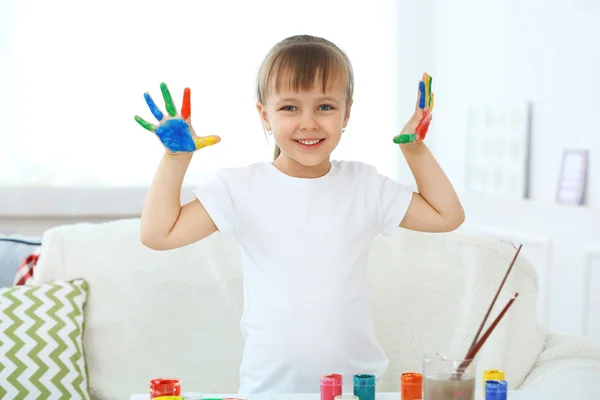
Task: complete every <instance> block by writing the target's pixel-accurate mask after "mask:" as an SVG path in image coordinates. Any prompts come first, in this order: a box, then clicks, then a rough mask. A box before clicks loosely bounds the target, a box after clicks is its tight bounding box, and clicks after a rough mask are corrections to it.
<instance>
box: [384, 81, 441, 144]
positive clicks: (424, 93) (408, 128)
mask: <svg viewBox="0 0 600 400" xmlns="http://www.w3.org/2000/svg"><path fill="white" fill-rule="evenodd" d="M433 100H434V95H433V93H432V92H431V76H429V75H428V74H427V73H424V74H423V78H422V79H421V81H420V82H419V93H418V95H417V104H416V105H415V112H414V114H413V115H412V117H411V118H410V120H408V122H407V123H406V125H405V126H404V128H403V129H402V132H400V134H399V135H397V136H395V137H394V143H396V144H404V143H412V142H420V141H422V140H423V139H425V136H426V135H427V130H428V129H429V124H430V123H431V112H432V110H433V103H434V101H433Z"/></svg>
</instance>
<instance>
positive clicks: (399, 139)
mask: <svg viewBox="0 0 600 400" xmlns="http://www.w3.org/2000/svg"><path fill="white" fill-rule="evenodd" d="M415 140H417V137H416V135H415V134H414V133H404V134H402V135H398V136H396V137H394V143H396V144H402V143H410V142H414V141H415Z"/></svg>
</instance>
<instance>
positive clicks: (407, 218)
mask: <svg viewBox="0 0 600 400" xmlns="http://www.w3.org/2000/svg"><path fill="white" fill-rule="evenodd" d="M353 86H354V77H353V72H352V67H351V64H350V61H349V60H348V58H347V56H346V55H345V54H344V52H343V51H341V50H340V49H339V48H338V47H337V46H336V45H334V44H333V43H331V42H329V41H327V40H325V39H322V38H318V37H314V36H307V35H301V36H293V37H289V38H287V39H285V40H283V41H281V42H280V43H278V44H277V45H276V46H274V47H273V48H272V49H271V51H270V52H269V54H268V55H267V56H266V58H265V59H264V62H263V64H262V66H261V68H260V71H259V74H258V85H257V103H256V107H257V109H258V112H259V114H260V117H261V120H262V123H263V125H264V128H265V129H266V130H267V131H268V132H269V134H271V135H273V138H274V140H275V142H276V144H277V146H276V148H275V157H274V161H273V162H272V163H271V162H257V163H254V164H252V165H249V166H246V167H243V168H223V169H220V170H219V172H218V173H216V174H214V176H213V177H211V178H210V179H207V180H205V182H204V183H202V184H201V185H199V186H198V187H197V188H196V189H195V190H194V191H193V193H194V195H195V197H196V199H195V200H194V201H191V202H189V203H187V204H184V205H183V206H181V204H180V195H181V186H182V182H183V178H184V175H185V173H186V170H187V168H188V165H189V163H190V161H191V159H192V155H193V154H194V152H195V151H196V150H198V149H200V148H203V147H206V146H210V145H214V144H216V143H218V142H219V141H220V138H219V137H218V136H208V137H198V136H196V134H195V133H194V130H193V128H192V126H191V119H190V114H191V107H190V91H189V89H185V91H184V100H183V106H182V108H181V114H178V113H177V110H176V109H175V106H174V105H173V101H172V98H171V95H170V93H169V90H168V89H167V87H166V85H164V84H162V85H161V89H162V94H163V98H164V100H165V105H166V110H167V112H168V115H164V114H163V112H162V111H161V110H159V109H158V107H157V106H156V105H155V103H154V102H153V100H152V98H151V97H150V96H149V95H148V94H146V95H145V97H146V101H147V103H148V106H149V107H150V110H151V111H152V114H153V115H154V116H155V117H156V118H157V120H158V121H159V125H157V126H155V125H153V124H151V123H148V122H146V121H144V120H143V119H141V118H140V117H138V116H136V120H137V121H138V122H139V123H140V124H141V125H142V126H143V127H145V128H146V129H148V130H150V131H152V132H154V133H155V134H156V135H157V136H158V138H159V139H160V140H161V142H162V143H163V145H164V146H165V153H164V156H163V158H162V161H161V163H160V165H159V167H158V170H157V172H156V175H155V177H154V180H153V182H152V184H151V187H150V190H149V192H148V196H147V199H146V202H145V204H144V208H143V212H142V217H141V230H140V235H141V241H142V243H143V244H144V245H146V246H147V247H150V248H152V249H155V250H167V249H173V248H177V247H180V246H185V245H188V244H190V243H194V242H196V241H198V240H202V239H203V238H206V237H207V236H209V235H211V234H212V233H214V232H216V231H219V232H221V233H222V234H231V235H233V236H235V238H236V239H237V241H238V243H239V245H240V247H241V254H242V262H243V281H244V312H243V316H242V319H241V329H242V333H243V336H244V339H245V346H244V352H243V358H242V363H241V366H240V381H241V387H240V393H242V394H249V393H258V392H278V393H294V392H295V393H299V392H313V393H314V392H318V391H319V382H320V376H321V375H324V374H329V373H340V374H342V375H343V376H344V378H345V381H346V382H348V381H351V379H352V375H353V374H357V373H361V374H374V375H375V376H376V377H380V376H381V375H382V374H383V373H384V372H385V371H386V368H387V365H388V359H387V357H386V355H385V353H384V352H383V350H382V348H381V347H380V345H379V344H378V342H377V340H376V337H375V335H374V329H373V326H372V323H371V306H370V294H369V291H368V286H369V284H368V279H367V259H368V252H369V247H370V245H371V242H372V240H373V239H374V238H375V237H376V236H377V235H378V234H383V235H385V236H390V235H392V234H393V233H394V232H395V231H396V229H397V228H398V227H399V226H400V227H402V228H405V229H412V230H418V231H427V232H447V231H451V230H454V229H456V228H457V227H459V226H460V225H461V223H462V222H463V220H464V213H463V209H462V206H461V203H460V201H459V199H458V197H457V195H456V193H455V191H454V189H453V187H452V184H451V183H450V182H449V180H448V178H447V177H446V175H445V174H444V172H443V171H442V170H441V168H440V166H439V165H438V163H437V162H436V160H435V159H434V157H433V156H432V154H431V153H430V151H429V149H428V148H427V146H426V145H425V143H424V142H423V138H424V137H425V134H426V132H427V127H428V125H429V121H430V119H431V108H432V107H433V94H432V93H431V89H430V88H431V79H430V78H429V77H428V76H427V75H424V79H423V81H421V82H420V91H419V92H420V95H419V98H418V99H417V105H416V107H415V112H414V115H413V116H412V118H411V119H410V120H409V121H408V123H407V124H406V126H405V127H404V129H403V130H402V132H400V135H398V136H397V137H395V138H394V140H393V141H394V142H395V143H400V144H399V147H400V148H399V150H400V151H401V152H402V154H403V155H404V157H405V158H406V161H407V163H408V165H409V167H410V169H411V171H412V173H413V175H414V177H415V180H416V183H417V186H418V193H413V192H412V191H411V190H409V189H407V188H405V187H404V186H402V185H400V184H398V183H397V182H395V181H394V180H392V179H390V178H388V177H386V176H383V175H381V174H379V173H378V172H377V170H376V169H375V168H374V167H373V166H370V165H367V164H364V163H361V162H354V161H334V160H330V154H331V152H332V151H333V150H334V149H335V148H336V146H337V145H338V143H339V141H340V138H341V136H342V133H343V131H344V128H345V127H346V125H347V123H348V119H349V118H350V109H351V107H352V101H353V99H352V96H353ZM390 144H392V138H390Z"/></svg>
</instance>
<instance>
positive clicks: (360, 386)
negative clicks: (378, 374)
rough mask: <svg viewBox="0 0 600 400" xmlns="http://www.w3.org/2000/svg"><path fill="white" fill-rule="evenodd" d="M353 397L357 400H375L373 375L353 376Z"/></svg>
mask: <svg viewBox="0 0 600 400" xmlns="http://www.w3.org/2000/svg"><path fill="white" fill-rule="evenodd" d="M354 395H355V396H356V397H358V398H359V400H375V375H370V374H357V375H354Z"/></svg>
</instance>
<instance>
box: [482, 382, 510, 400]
mask: <svg viewBox="0 0 600 400" xmlns="http://www.w3.org/2000/svg"><path fill="white" fill-rule="evenodd" d="M507 390H508V385H507V383H506V381H494V380H491V381H487V382H486V383H485V400H506V392H507Z"/></svg>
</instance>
